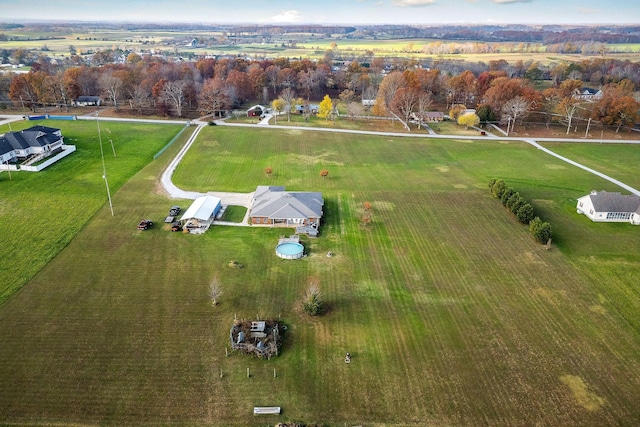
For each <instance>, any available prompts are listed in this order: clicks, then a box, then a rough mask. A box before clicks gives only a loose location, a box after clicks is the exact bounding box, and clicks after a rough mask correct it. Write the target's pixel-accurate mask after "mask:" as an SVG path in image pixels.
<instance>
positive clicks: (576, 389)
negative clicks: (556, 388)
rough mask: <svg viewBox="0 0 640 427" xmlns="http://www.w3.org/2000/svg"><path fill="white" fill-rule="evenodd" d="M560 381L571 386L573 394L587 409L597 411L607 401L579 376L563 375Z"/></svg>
mask: <svg viewBox="0 0 640 427" xmlns="http://www.w3.org/2000/svg"><path fill="white" fill-rule="evenodd" d="M560 381H562V382H563V383H564V384H565V385H567V386H568V387H569V389H570V390H571V393H572V394H573V398H574V399H575V400H576V402H577V403H578V404H579V405H580V406H582V407H583V408H584V409H586V410H587V411H597V410H598V409H600V408H601V407H602V406H603V405H604V404H605V403H606V400H605V399H604V398H602V397H600V396H598V395H597V394H595V393H594V392H592V391H589V388H588V387H587V384H585V382H584V380H583V379H582V378H580V377H578V376H575V375H563V376H561V377H560Z"/></svg>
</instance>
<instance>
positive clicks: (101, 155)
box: [96, 113, 113, 216]
mask: <svg viewBox="0 0 640 427" xmlns="http://www.w3.org/2000/svg"><path fill="white" fill-rule="evenodd" d="M96 123H97V124H98V140H99V141H100V157H101V158H102V179H104V184H105V185H106V186H107V197H108V198H109V208H110V209H111V216H113V204H112V203H111V191H109V181H107V168H106V166H105V164H104V151H103V149H102V134H101V133H100V120H99V117H98V113H96Z"/></svg>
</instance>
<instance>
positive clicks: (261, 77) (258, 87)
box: [247, 64, 267, 96]
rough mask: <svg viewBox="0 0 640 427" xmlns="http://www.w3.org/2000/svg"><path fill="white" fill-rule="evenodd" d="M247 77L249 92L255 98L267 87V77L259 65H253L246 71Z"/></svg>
mask: <svg viewBox="0 0 640 427" xmlns="http://www.w3.org/2000/svg"><path fill="white" fill-rule="evenodd" d="M247 77H248V79H249V81H250V82H251V90H252V91H253V94H254V95H255V96H261V95H262V90H263V89H264V88H266V87H267V75H266V74H265V72H264V70H263V69H262V67H260V65H258V64H253V65H250V66H249V69H248V70H247Z"/></svg>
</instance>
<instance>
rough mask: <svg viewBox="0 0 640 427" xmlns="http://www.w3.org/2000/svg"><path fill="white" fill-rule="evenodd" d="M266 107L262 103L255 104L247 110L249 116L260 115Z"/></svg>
mask: <svg viewBox="0 0 640 427" xmlns="http://www.w3.org/2000/svg"><path fill="white" fill-rule="evenodd" d="M264 110H265V107H263V106H262V105H254V106H253V107H251V108H249V109H248V110H247V117H260V116H262V113H263V112H264Z"/></svg>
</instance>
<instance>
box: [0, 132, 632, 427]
mask: <svg viewBox="0 0 640 427" xmlns="http://www.w3.org/2000/svg"><path fill="white" fill-rule="evenodd" d="M111 130H112V131H113V132H114V133H115V130H114V129H111ZM137 145H138V144H136V146H137ZM162 145H163V144H161V146H162ZM571 147H574V146H573V145H572V146H571ZM575 147H582V144H576V145H575ZM589 147H591V146H589ZM116 148H117V147H116ZM179 148H180V147H179V146H178V145H177V144H175V145H173V146H171V147H170V148H169V149H168V150H167V152H166V153H165V154H164V155H162V156H161V157H159V158H158V159H157V160H156V161H154V162H151V163H150V164H149V165H148V166H146V167H145V168H144V169H142V170H141V171H140V172H139V173H137V174H136V175H135V176H133V177H132V178H131V179H128V180H125V181H126V182H123V183H122V185H121V187H120V189H119V190H118V191H117V192H116V193H115V194H114V206H117V207H118V209H117V212H116V216H114V217H112V216H111V213H110V211H109V209H108V206H105V205H104V197H103V198H102V203H103V205H102V207H101V208H98V209H97V212H96V213H95V215H94V216H93V217H91V220H90V221H89V222H88V223H87V225H86V226H85V227H84V228H82V230H81V231H80V232H79V233H78V234H77V235H76V237H75V238H74V239H73V240H71V242H70V243H69V244H68V245H67V246H66V247H65V248H64V249H63V250H62V252H60V254H59V255H58V256H57V257H55V258H54V259H53V260H52V261H51V262H49V263H48V264H47V265H46V266H45V267H44V268H43V269H42V270H41V271H40V272H39V273H38V274H37V275H36V276H35V277H34V278H33V279H32V280H31V281H29V283H28V284H27V286H24V287H23V288H22V289H21V291H20V292H18V293H17V294H15V295H14V296H13V297H12V298H10V299H9V300H7V301H6V302H5V303H4V304H3V305H2V306H0V337H2V343H3V345H2V346H0V360H2V361H3V363H2V364H0V424H1V423H5V424H18V425H20V424H23V425H32V424H47V423H48V424H60V425H71V424H73V425H89V424H102V425H145V424H146V425H165V424H172V425H216V426H229V425H238V426H239V425H267V424H268V425H273V424H276V423H277V422H284V421H290V420H296V421H304V422H308V423H309V422H317V423H323V424H325V425H344V424H347V425H356V424H362V425H364V426H371V425H409V426H421V425H535V424H544V425H612V424H619V425H634V424H637V423H638V422H640V409H638V408H637V405H636V401H637V390H638V389H639V388H640V336H639V335H638V331H639V330H640V321H638V320H634V319H637V313H638V311H639V310H640V295H638V289H637V285H636V282H637V277H638V275H639V274H640V241H639V239H637V232H638V229H637V228H635V227H632V226H631V225H627V224H593V223H591V222H590V221H589V220H588V219H586V218H585V217H583V216H579V215H577V214H576V213H575V199H576V198H577V197H579V196H581V195H584V194H586V193H587V192H588V191H590V190H591V189H594V188H597V189H607V190H610V191H614V190H615V187H613V186H612V185H611V184H608V183H606V182H604V181H603V180H601V179H599V178H597V177H595V176H593V175H590V174H588V173H586V172H584V171H581V170H579V169H577V168H574V167H570V166H569V165H567V164H564V163H562V162H560V161H559V160H557V159H555V158H552V157H549V156H547V155H545V154H544V153H542V152H540V151H539V150H536V149H535V148H532V147H530V146H529V145H527V144H524V143H517V142H500V143H498V142H494V141H488V140H487V141H474V142H472V141H470V140H465V139H460V140H424V139H420V140H414V139H411V138H402V137H394V138H390V137H383V136H360V135H348V134H331V133H326V132H317V133H316V132H313V131H300V130H293V129H292V130H269V129H262V128H260V129H252V128H231V127H224V126H215V127H213V126H212V127H207V128H205V129H204V130H203V131H202V132H201V133H200V136H199V139H198V141H197V142H196V144H194V146H193V147H192V148H191V150H190V151H189V153H188V155H187V156H186V157H185V159H184V160H183V161H182V163H181V164H180V166H179V168H178V170H177V171H176V174H175V176H174V182H175V183H176V184H177V185H178V186H179V187H181V188H185V189H190V190H196V191H207V190H217V191H241V192H250V191H253V190H254V189H255V187H256V185H284V186H286V187H287V189H290V190H300V191H304V190H308V191H322V192H323V196H324V198H325V211H326V216H325V218H324V225H323V226H322V228H321V235H320V237H319V238H318V239H315V240H309V239H304V238H303V243H304V245H305V248H306V252H307V255H308V256H307V257H306V258H304V259H301V260H298V261H285V260H281V259H279V258H277V257H276V256H275V255H274V254H273V249H274V247H275V244H276V243H277V240H278V237H279V236H280V235H283V234H288V233H290V231H289V230H282V229H280V230H274V229H266V228H243V227H222V226H214V227H213V228H212V229H211V230H209V231H208V232H207V233H206V234H204V235H201V236H193V235H183V234H182V233H171V232H170V231H168V230H167V229H166V226H164V225H163V224H162V223H161V221H160V219H161V218H162V217H163V216H164V214H165V211H166V209H168V207H169V206H171V205H173V204H176V203H178V204H184V205H185V206H186V203H187V202H186V201H175V200H170V199H168V198H167V197H166V196H165V195H164V194H163V192H162V191H161V190H160V189H159V188H158V177H159V176H160V174H161V173H162V171H163V170H164V168H165V167H166V165H167V164H168V162H169V161H170V159H171V157H172V156H173V155H175V154H176V152H177V151H178V149H179ZM559 148H562V147H559ZM605 148H608V150H609V151H607V152H606V153H605V152H604V151H602V152H598V151H596V149H593V151H591V149H590V148H582V149H575V150H576V151H575V154H576V156H581V157H584V158H587V159H588V158H593V160H592V161H594V162H595V161H597V160H596V158H597V156H598V155H602V156H603V158H605V161H606V163H607V165H608V166H607V169H608V170H609V171H610V172H611V173H612V174H613V175H614V176H615V177H619V176H618V175H617V173H618V172H621V173H622V172H623V171H624V169H625V168H626V167H627V165H628V162H633V158H631V159H626V158H625V157H627V156H629V153H630V151H628V150H629V149H628V148H626V146H622V145H620V146H618V145H610V146H607V147H605ZM581 150H582V151H581ZM603 150H604V148H603ZM558 151H560V150H558ZM618 158H620V159H622V160H621V161H620V163H618V162H617V161H616V159H618ZM267 166H269V167H272V169H273V172H272V174H271V176H269V177H268V176H266V174H265V173H264V168H265V167H267ZM107 168H109V165H107ZM324 168H326V169H328V170H329V175H328V176H327V177H326V178H324V179H323V178H321V177H320V176H319V171H320V170H321V169H324ZM54 170H55V169H51V171H54ZM75 170H76V173H77V174H78V176H82V173H81V170H80V169H75ZM108 170H109V169H108ZM0 178H1V180H0V185H2V186H3V188H4V186H5V184H7V182H5V181H4V179H5V177H4V176H3V175H0ZM491 178H502V179H504V180H505V181H506V182H507V183H508V184H509V185H511V186H513V187H514V188H516V189H517V190H518V191H520V192H521V194H522V195H523V197H525V198H527V199H529V200H532V201H533V204H534V207H535V208H536V210H537V211H538V212H539V213H540V214H541V216H542V217H543V219H544V220H546V221H549V222H550V223H551V225H552V227H553V230H554V235H555V237H554V245H553V246H552V248H551V249H550V250H545V249H544V247H542V246H540V245H538V244H536V243H535V242H534V241H533V239H532V238H531V237H530V235H529V233H528V231H527V230H526V228H525V227H522V226H520V225H518V224H517V223H516V221H515V220H514V219H513V218H512V217H511V215H510V214H509V213H508V212H507V211H506V210H505V209H504V208H503V207H502V206H501V204H500V203H499V201H497V200H494V199H492V198H491V196H490V195H489V192H488V189H487V182H488V180H489V179H491ZM66 179H67V180H75V179H76V178H75V176H72V175H69V176H67V177H66ZM635 179H637V178H635ZM623 180H624V179H623ZM97 181H98V182H97V183H96V184H95V185H96V187H95V190H92V192H95V193H96V194H98V195H100V194H102V193H101V190H102V188H100V184H102V183H101V182H100V179H98V180H97ZM627 183H628V184H630V185H634V183H633V182H627ZM636 185H637V184H636ZM31 188H32V190H33V189H34V188H39V191H40V192H41V194H47V193H48V192H50V191H51V189H50V188H49V187H47V186H46V185H45V183H39V185H38V183H33V184H32V185H31ZM2 194H3V202H4V199H5V197H4V191H3V193H2ZM365 201H368V202H370V203H371V204H372V206H373V222H372V224H370V225H368V226H363V225H362V224H361V218H362V214H363V212H362V209H363V208H362V207H363V203H364V202H365ZM32 203H33V202H32ZM3 215H4V214H3ZM141 217H150V218H151V219H153V220H154V222H157V224H156V225H154V227H153V228H152V229H150V230H148V231H144V232H138V231H137V230H136V229H135V224H136V223H137V221H138V220H139V219H140V218H141ZM4 232H5V231H2V233H3V234H2V235H3V236H4ZM594 242H597V243H598V244H597V245H595V244H594ZM18 244H19V242H18ZM327 251H332V252H333V253H334V254H335V255H334V256H333V257H331V258H328V257H327V256H326V253H327ZM230 260H235V261H237V262H238V263H239V264H240V265H241V266H242V268H230V267H229V261H230ZM213 277H217V278H219V280H220V282H221V284H222V287H223V290H224V294H223V295H222V296H221V297H220V298H219V301H220V304H219V305H218V306H216V307H212V305H211V304H210V300H209V298H208V295H207V291H208V285H209V282H210V281H211V280H212V278H213ZM312 279H315V280H318V282H319V283H320V288H321V290H322V292H323V295H324V298H325V300H326V301H327V304H328V310H327V313H326V314H324V315H323V316H321V317H317V318H308V317H306V316H304V315H303V314H302V313H301V311H300V307H299V305H300V301H301V299H302V296H303V294H304V291H305V289H306V286H307V284H308V282H309V281H310V280H312ZM234 317H238V318H246V319H253V318H255V317H260V318H261V319H266V318H275V319H280V320H281V321H282V322H283V323H284V324H285V325H287V327H288V328H287V331H286V333H285V342H284V347H283V349H282V353H281V355H280V356H278V357H276V358H275V359H272V360H270V361H260V360H256V359H253V358H250V357H247V356H240V355H236V354H230V355H229V357H226V356H225V348H226V347H228V340H229V328H230V327H231V325H232V323H233V319H234ZM346 352H350V353H351V356H352V362H351V363H350V364H348V365H347V364H345V363H344V354H345V353H346ZM247 369H249V372H250V376H249V378H247ZM274 374H275V375H274ZM253 406H281V407H282V408H283V413H282V415H281V416H264V417H255V416H254V415H253V414H252V408H253Z"/></svg>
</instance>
